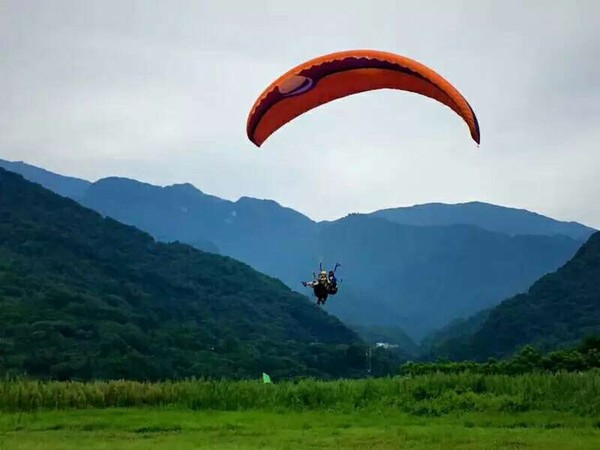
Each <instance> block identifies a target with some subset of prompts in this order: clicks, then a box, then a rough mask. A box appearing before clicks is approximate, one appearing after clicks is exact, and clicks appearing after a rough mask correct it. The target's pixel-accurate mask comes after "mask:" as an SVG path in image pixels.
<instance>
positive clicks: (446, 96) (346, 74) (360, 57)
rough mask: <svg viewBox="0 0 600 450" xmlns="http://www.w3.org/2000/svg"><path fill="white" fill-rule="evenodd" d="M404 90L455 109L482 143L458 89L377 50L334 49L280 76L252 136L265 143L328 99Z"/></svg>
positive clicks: (259, 104)
mask: <svg viewBox="0 0 600 450" xmlns="http://www.w3.org/2000/svg"><path fill="white" fill-rule="evenodd" d="M375 89H399V90H403V91H410V92H415V93H417V94H421V95H424V96H427V97H429V98H432V99H435V100H437V101H439V102H441V103H443V104H444V105H446V106H448V107H450V108H451V109H452V110H454V111H455V112H456V113H457V114H458V115H459V116H460V117H461V118H462V119H463V120H464V121H465V122H466V124H467V126H468V127H469V130H470V132H471V137H472V138H473V140H474V141H475V142H477V144H479V142H480V133H479V124H478V122H477V117H476V116H475V113H474V112H473V109H472V108H471V106H470V105H469V103H468V102H467V101H466V100H465V98H464V97H463V96H462V95H461V94H460V92H458V90H457V89H456V88H455V87H454V86H452V85H451V84H450V83H449V82H448V81H446V80H445V79H444V78H442V76H440V75H439V74H437V73H436V72H434V71H433V70H432V69H430V68H428V67H427V66H425V65H423V64H421V63H419V62H417V61H414V60H412V59H410V58H406V57H404V56H400V55H396V54H393V53H388V52H381V51H375V50H351V51H345V52H338V53H332V54H329V55H325V56H321V57H319V58H315V59H312V60H310V61H307V62H305V63H303V64H301V65H299V66H297V67H295V68H293V69H291V70H290V71H289V72H287V73H285V74H284V75H282V76H281V77H279V78H278V79H277V80H275V81H274V82H273V83H272V84H271V85H270V86H269V87H267V89H265V90H264V92H263V93H262V94H261V95H260V96H259V97H258V99H257V100H256V102H255V103H254V106H253V107H252V109H251V111H250V114H249V116H248V121H247V125H246V131H247V134H248V138H249V139H250V140H251V141H252V142H253V143H254V144H256V145H257V146H258V147H260V146H261V145H262V144H263V143H264V142H265V140H266V139H267V138H268V137H269V136H270V135H271V134H273V133H274V132H275V131H277V130H278V129H279V128H281V127H282V126H283V125H285V124H286V123H288V122H289V121H291V120H292V119H294V118H296V117H298V116H300V115H301V114H303V113H305V112H307V111H309V110H311V109H313V108H316V107H318V106H320V105H323V104H325V103H328V102H331V101H333V100H336V99H340V98H342V97H346V96H349V95H352V94H357V93H359V92H365V91H372V90H375Z"/></svg>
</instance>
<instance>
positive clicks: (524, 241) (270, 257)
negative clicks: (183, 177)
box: [0, 162, 594, 340]
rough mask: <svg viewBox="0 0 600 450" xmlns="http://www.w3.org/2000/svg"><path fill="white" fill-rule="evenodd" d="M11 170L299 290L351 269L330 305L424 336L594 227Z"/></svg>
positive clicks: (359, 319) (365, 321)
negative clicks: (334, 211)
mask: <svg viewBox="0 0 600 450" xmlns="http://www.w3.org/2000/svg"><path fill="white" fill-rule="evenodd" d="M2 164H3V165H4V166H5V167H7V168H9V170H13V171H16V172H18V173H21V174H22V175H23V176H25V177H26V178H28V179H29V180H32V181H35V182H37V183H40V184H42V185H43V186H46V187H47V188H49V189H51V190H53V191H55V192H56V193H58V194H60V195H63V196H67V197H71V198H72V199H74V200H76V201H78V202H80V203H81V204H82V205H84V206H86V207H88V208H91V209H94V210H96V211H98V212H99V213H101V214H102V215H104V216H109V217H112V218H114V219H116V220H118V221H120V222H123V223H125V224H129V225H133V226H135V227H137V228H139V229H141V230H143V231H146V232H148V233H150V234H151V235H152V236H153V237H154V238H156V239H158V240H161V241H166V242H171V241H179V242H182V243H187V244H190V245H193V246H195V247H197V248H199V249H202V250H206V251H209V252H213V253H220V254H222V255H227V256H230V257H233V258H235V259H237V260H239V261H242V262H245V263H247V264H249V265H250V266H252V267H253V268H255V269H256V270H258V271H260V272H263V273H265V274H268V275H270V276H273V277H276V278H278V279H280V280H281V281H283V282H284V283H286V284H287V285H288V286H289V287H290V288H292V289H294V290H301V289H302V287H301V285H300V281H301V280H305V279H307V278H309V277H310V276H311V273H312V271H313V270H315V268H316V267H317V265H318V262H319V261H320V260H322V261H323V262H324V263H325V264H326V265H327V266H331V265H333V263H335V262H340V263H342V268H341V269H340V272H339V277H340V278H341V280H342V283H341V289H340V293H339V294H338V295H337V296H336V297H331V298H330V300H329V302H328V304H327V305H326V309H327V310H328V311H330V312H331V313H333V314H335V315H336V316H338V317H339V318H340V319H342V320H343V321H344V322H345V323H347V324H349V325H351V326H356V327H363V328H364V327H365V326H366V327H374V328H376V327H386V328H390V327H392V328H393V327H397V328H400V329H402V330H404V331H406V332H407V333H408V334H409V335H410V337H411V338H413V339H415V340H419V339H422V338H423V337H425V336H427V335H428V334H430V333H432V332H433V331H435V330H436V329H439V328H440V327H443V326H444V325H446V324H447V323H448V322H449V321H451V320H454V319H457V318H461V317H469V316H471V315H472V314H474V313H476V312H478V311H480V310H482V309H486V308H490V307H492V306H494V305H496V304H498V303H499V302H501V301H502V300H504V299H506V298H508V297H510V296H513V295H515V294H517V293H520V292H524V291H525V290H526V289H527V288H528V287H529V286H530V285H531V284H532V283H533V282H535V281H536V280H537V279H538V278H540V277H542V276H544V275H545V274H547V273H550V272H553V271H555V270H556V269H558V268H559V267H560V266H561V265H563V264H564V263H565V262H566V261H568V260H569V259H570V258H571V257H572V256H573V255H574V254H575V253H576V251H577V250H578V249H579V247H580V246H581V245H582V243H583V242H584V241H585V240H586V239H587V238H588V237H589V236H591V235H592V233H593V232H594V230H593V229H591V228H589V227H586V226H584V225H581V224H578V223H573V222H560V221H557V220H554V219H551V218H548V217H545V216H541V215H539V214H535V213H532V212H529V211H524V210H518V209H513V208H506V207H500V206H496V205H489V204H485V203H480V202H472V203H465V204H458V205H443V204H428V205H418V206H414V207H408V208H395V209H387V210H381V211H375V212H373V213H370V214H350V215H348V216H346V217H343V218H340V219H338V220H335V221H328V222H316V221H313V220H311V219H310V218H309V217H307V216H305V215H303V214H301V213H299V212H297V211H295V210H293V209H290V208H286V207H283V206H281V205H279V204H278V203H276V202H274V201H272V200H258V199H253V198H248V197H242V198H240V199H239V200H237V201H235V202H232V201H229V200H224V199H220V198H218V197H215V196H212V195H209V194H206V193H203V192H202V191H200V190H199V189H197V188H195V187H194V186H192V185H190V184H177V185H173V186H167V187H161V186H154V185H151V184H148V183H143V182H140V181H136V180H131V179H126V178H116V177H108V178H104V179H101V180H98V181H96V182H94V183H91V182H88V181H85V180H80V179H76V178H71V177H63V176H61V175H57V174H52V173H50V172H47V171H45V170H43V169H38V168H35V167H33V166H30V165H27V164H25V163H22V162H17V163H9V162H3V163H2V162H0V165H2ZM301 292H304V293H305V294H307V295H310V292H309V291H301Z"/></svg>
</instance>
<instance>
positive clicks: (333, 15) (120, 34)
mask: <svg viewBox="0 0 600 450" xmlns="http://www.w3.org/2000/svg"><path fill="white" fill-rule="evenodd" d="M317 4H319V5H320V6H317ZM375 5H376V6H375ZM598 17H600V2H598V1H596V0H590V1H577V0H565V1H560V0H552V1H547V0H540V1H533V0H528V1H523V0H521V1H507V0H498V1H477V2H474V1H470V0H468V1H467V0H465V1H445V2H440V1H437V0H436V1H424V0H422V1H419V2H415V1H414V0H411V1H406V2H405V1H401V0H391V1H384V0H377V1H376V2H368V1H353V0H339V1H337V0H336V1H333V0H322V1H321V2H320V3H317V2H312V1H311V2H300V1H297V0H296V1H291V0H274V1H263V0H252V1H246V0H236V1H233V0H210V1H209V0H195V1H191V0H190V1H176V0H170V1H168V2H167V1H152V0H144V1H126V0H118V1H113V0H110V1H109V0H101V1H91V0H86V1H80V0H73V1H62V0H54V1H52V2H50V1H34V0H26V1H25V0H0V55H1V58H0V158H3V159H8V160H23V161H25V162H28V163H30V164H34V165H38V166H42V167H45V168H47V169H49V170H52V171H56V172H59V173H62V174H67V175H73V176H78V177H82V178H86V179H89V180H92V181H93V180H96V179H98V178H102V177H105V176H111V175H118V176H125V177H131V178H135V179H138V180H142V181H146V182H150V183H154V184H160V185H167V184H173V183H181V182H191V183H192V184H194V185H195V186H197V187H198V188H199V189H201V190H203V191H204V192H207V193H211V194H214V195H218V196H221V197H224V198H228V199H231V200H235V199H237V198H239V197H240V196H252V197H258V198H271V199H274V200H276V201H278V202H279V203H281V204H283V205H285V206H290V207H292V208H295V209H297V210H299V211H301V212H303V213H305V214H307V215H308V216H310V217H312V218H314V219H318V220H320V219H332V218H337V217H340V216H343V215H346V214H348V213H350V212H368V211H373V210H376V209H380V208H386V207H393V206H404V205H412V204H417V203H426V202H433V201H441V202H449V203H456V202H463V201H471V200H480V201H487V202H491V203H496V204H500V205H506V206H514V207H521V208H527V209H530V210H533V211H536V212H539V213H543V214H547V215H550V216H552V217H555V218H558V219H562V220H576V221H580V222H583V223H586V224H588V225H591V226H594V227H598V228H600V182H599V175H600V148H599V145H598V144H599V142H600V126H599V125H600V107H599V106H598V105H599V104H600V83H599V82H598V80H599V79H600V62H599V59H598V55H600V31H598ZM355 48H370V49H380V50H385V51H391V52H394V53H399V54H403V55H406V56H409V57H411V58H414V59H416V60H418V61H420V62H423V63H425V64H427V65H429V66H430V67H432V68H433V69H434V70H436V71H438V72H439V73H441V74H442V75H443V76H444V77H445V78H447V79H448V80H449V81H450V82H452V83H453V84H454V85H455V86H456V87H457V88H458V89H459V90H460V91H461V92H462V93H463V95H464V96H465V97H466V98H467V100H468V101H469V102H470V103H471V105H472V107H473V109H474V110H475V112H476V114H477V116H478V118H479V122H480V125H481V133H482V138H481V146H480V147H479V148H477V146H476V145H475V144H474V142H473V141H472V140H471V138H470V136H469V133H468V130H467V127H466V125H465V124H464V123H463V122H462V121H461V119H460V118H459V117H458V116H457V115H455V114H454V113H453V112H452V111H451V110H450V109H448V108H446V107H445V106H443V105H440V104H439V103H436V102H435V101H433V100H430V99H427V98H425V97H421V96H418V95H415V94H410V93H404V92H398V91H378V92H371V93H363V94H360V95H355V96H351V97H347V98H345V99H343V100H338V101H336V102H333V103H330V104H328V105H325V106H323V107H321V108H319V109H317V110H313V111H311V112H309V113H307V114H305V115H304V116H302V117H300V118H298V119H297V120H295V121H294V122H293V123H291V124H288V125H286V126H285V127H283V128H281V129H280V130H279V131H278V132H277V133H276V134H274V135H273V136H271V138H270V139H269V140H268V141H267V142H266V143H265V144H264V145H263V147H261V149H257V148H256V147H255V146H254V145H253V144H252V143H250V141H248V139H247V137H246V134H245V131H246V130H245V126H246V118H247V114H248V112H249V109H250V108H251V106H252V104H253V103H254V101H255V99H256V97H257V96H258V95H259V94H260V92H261V91H262V90H263V89H264V88H265V87H266V86H267V85H268V84H269V83H270V82H271V81H272V80H273V79H274V78H276V77H277V76H279V75H280V74H281V73H282V72H284V71H286V70H288V69H289V68H291V67H293V66H295V65H296V64H299V63H301V62H303V61H305V60H307V59H310V58H313V57H316V56H319V55H321V54H324V53H329V52H333V51H338V50H347V49H355Z"/></svg>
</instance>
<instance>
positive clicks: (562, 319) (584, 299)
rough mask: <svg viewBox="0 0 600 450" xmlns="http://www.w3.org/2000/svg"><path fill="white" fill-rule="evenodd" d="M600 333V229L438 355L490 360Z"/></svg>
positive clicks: (546, 348)
mask: <svg viewBox="0 0 600 450" xmlns="http://www.w3.org/2000/svg"><path fill="white" fill-rule="evenodd" d="M593 335H600V232H597V233H595V234H593V235H592V236H591V237H590V238H589V240H588V241H587V242H586V243H585V244H584V245H583V246H582V247H581V248H580V249H579V251H578V252H577V253H576V255H575V256H574V257H573V258H572V259H571V260H570V261H568V262H567V263H566V264H565V265H564V266H563V267H561V268H560V269H559V270H557V271H556V272H554V273H551V274H548V275H546V276H544V277H542V278H541V279H540V280H538V281H537V282H536V283H534V284H533V285H532V286H531V288H530V289H529V290H528V291H527V292H526V293H523V294H519V295H516V296H514V297H512V298H510V299H508V300H505V301H504V302H502V303H500V304H499V305H498V306H496V307H495V308H493V309H491V310H490V311H489V313H488V314H487V317H486V318H485V320H483V321H482V323H481V324H480V326H478V327H477V329H476V330H475V331H474V332H473V333H470V334H469V336H466V337H465V336H459V337H457V338H455V339H450V340H448V341H446V342H445V343H444V344H443V345H441V346H440V348H438V355H440V356H445V357H450V358H454V359H470V358H476V359H484V358H488V357H503V356H507V355H510V354H512V353H513V352H514V351H516V350H517V349H518V348H519V347H521V346H523V345H525V344H531V345H534V346H535V347H537V348H539V349H540V350H543V351H547V350H553V349H556V348H563V347H568V346H572V345H574V344H576V343H577V342H579V341H580V340H581V339H583V338H585V337H587V336H593Z"/></svg>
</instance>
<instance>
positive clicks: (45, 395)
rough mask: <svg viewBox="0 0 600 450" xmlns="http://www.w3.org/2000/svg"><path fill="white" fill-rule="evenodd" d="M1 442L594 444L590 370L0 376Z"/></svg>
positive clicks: (596, 414)
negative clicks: (348, 376)
mask: <svg viewBox="0 0 600 450" xmlns="http://www.w3.org/2000/svg"><path fill="white" fill-rule="evenodd" d="M0 411H2V413H1V414H0V449H10V450H13V449H49V450H54V449H67V450H68V449H87V448H89V449H111V450H113V449H163V448H164V449H170V448H173V449H258V448H261V449H300V448H308V449H321V448H332V449H333V448H348V449H370V450H376V449H388V448H389V449H396V448H399V449H404V448H406V449H598V448H600V446H599V443H600V372H598V371H595V372H593V371H592V372H586V373H583V374H577V373H571V374H555V375H553V374H528V375H521V376H514V377H508V376H499V375H491V376H484V375H474V374H454V375H442V374H434V375H427V376H419V377H397V378H393V379H392V378H389V379H377V380H372V379H371V380H352V381H332V382H319V381H314V380H306V381H301V382H282V383H275V384H271V385H269V384H267V385H265V384H261V383H260V382H258V381H243V382H228V381H180V382H166V383H136V382H125V381H115V382H94V383H58V382H50V383H46V382H35V381H24V380H21V381H3V382H0Z"/></svg>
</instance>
